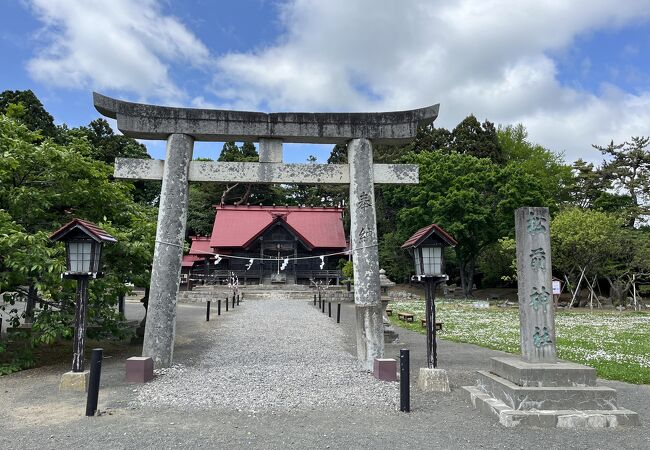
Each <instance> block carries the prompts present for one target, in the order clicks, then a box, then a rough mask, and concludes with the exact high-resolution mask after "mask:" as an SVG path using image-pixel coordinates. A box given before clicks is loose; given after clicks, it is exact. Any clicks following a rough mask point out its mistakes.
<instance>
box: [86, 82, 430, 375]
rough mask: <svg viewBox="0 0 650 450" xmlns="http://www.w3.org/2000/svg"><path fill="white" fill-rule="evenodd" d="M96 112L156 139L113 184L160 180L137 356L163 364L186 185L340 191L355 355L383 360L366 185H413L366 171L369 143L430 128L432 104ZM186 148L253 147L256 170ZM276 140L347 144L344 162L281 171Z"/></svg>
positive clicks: (98, 104)
mask: <svg viewBox="0 0 650 450" xmlns="http://www.w3.org/2000/svg"><path fill="white" fill-rule="evenodd" d="M93 100H94V104H95V108H96V109H97V110H98V111H99V112H100V113H101V114H103V115H105V116H107V117H110V118H113V119H116V120H117V127H118V129H119V130H120V131H121V132H122V133H123V134H124V135H125V136H128V137H133V138H136V139H164V140H166V141H167V156H166V159H165V160H164V161H160V160H145V159H126V158H117V159H116V161H115V177H116V178H125V179H139V180H162V190H161V194H160V209H159V213H158V228H157V232H156V244H155V250H154V261H153V267H152V272H151V285H150V293H149V308H148V313H147V323H146V329H145V336H144V344H143V349H142V353H143V356H150V357H152V358H153V360H154V363H155V365H156V367H164V366H168V365H170V364H171V363H172V358H173V348H174V333H175V324H176V296H177V294H178V287H179V281H180V273H181V259H182V253H183V241H184V238H185V225H186V221H187V206H188V183H189V182H190V181H215V182H245V183H299V184H349V186H350V216H351V230H350V235H351V238H350V241H351V249H352V256H353V258H354V278H355V280H356V282H355V285H354V299H355V305H356V315H357V354H358V358H359V360H360V361H361V363H362V365H363V367H364V368H366V369H367V370H372V368H373V361H374V359H375V358H381V357H382V356H383V353H384V334H383V331H384V326H383V320H382V311H381V303H380V295H379V258H378V249H377V225H376V217H375V198H374V185H375V184H377V183H389V184H408V183H417V182H418V171H417V166H416V165H409V164H373V159H372V143H373V142H375V143H393V144H398V143H404V142H407V141H409V140H410V139H412V138H413V137H415V135H416V133H417V130H418V127H419V126H422V125H430V124H432V123H433V121H434V120H435V119H436V118H437V116H438V105H434V106H430V107H427V108H421V109H414V110H410V111H396V112H385V113H272V114H266V113H261V112H243V111H223V110H206V109H190V108H171V107H163V106H156V105H144V104H138V103H130V102H124V101H120V100H116V99H113V98H110V97H106V96H103V95H100V94H97V93H94V94H93ZM195 141H213V142H228V141H248V142H259V154H260V158H259V163H240V162H212V161H192V151H193V146H194V142H195ZM284 142H293V143H324V144H339V143H343V144H347V148H348V164H284V163H283V162H282V150H283V148H282V146H283V143H284Z"/></svg>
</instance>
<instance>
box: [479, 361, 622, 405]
mask: <svg viewBox="0 0 650 450" xmlns="http://www.w3.org/2000/svg"><path fill="white" fill-rule="evenodd" d="M477 387H479V389H481V390H482V391H483V392H485V393H486V394H489V395H490V396H492V397H494V398H496V399H498V400H501V401H502V402H504V403H506V404H507V405H508V406H510V408H512V409H516V410H521V411H528V410H558V409H573V410H579V411H582V410H616V409H618V406H617V395H616V390H615V389H612V388H609V387H604V386H585V387H523V386H518V385H516V384H514V383H512V382H510V381H508V380H505V379H503V378H501V377H498V376H497V375H494V374H492V373H489V372H487V371H483V370H481V371H479V372H478V381H477Z"/></svg>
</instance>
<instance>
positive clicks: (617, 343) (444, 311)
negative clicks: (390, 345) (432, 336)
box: [391, 301, 650, 384]
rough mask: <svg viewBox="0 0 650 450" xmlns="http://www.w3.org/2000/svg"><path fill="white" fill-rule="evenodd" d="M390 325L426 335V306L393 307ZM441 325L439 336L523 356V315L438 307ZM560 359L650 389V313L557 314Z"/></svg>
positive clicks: (467, 306)
mask: <svg viewBox="0 0 650 450" xmlns="http://www.w3.org/2000/svg"><path fill="white" fill-rule="evenodd" d="M391 305H392V306H393V316H392V317H391V321H392V322H393V323H394V324H396V325H399V326H401V327H404V328H409V329H411V330H414V331H417V332H420V333H424V332H425V330H424V329H423V328H422V326H421V325H420V319H423V318H424V302H423V301H411V302H400V301H397V302H395V301H394V302H391ZM436 305H437V309H436V311H437V320H442V321H443V322H444V323H445V325H444V331H443V332H439V333H438V337H439V338H442V339H446V340H449V341H454V342H467V343H471V344H477V345H480V346H483V347H488V348H493V349H497V350H502V351H505V352H509V353H515V354H518V353H519V311H518V310H517V309H510V308H498V307H490V308H489V309H476V308H473V307H472V306H471V304H467V303H463V304H460V303H442V302H436ZM398 311H403V312H412V313H414V314H415V315H416V319H415V322H414V323H413V324H405V323H404V322H402V321H399V320H398V319H397V312H398ZM556 335H557V351H558V357H559V358H561V359H564V360H568V361H574V362H577V363H580V364H586V365H588V366H591V367H595V368H596V369H597V371H598V376H599V377H601V378H608V379H612V380H621V381H627V382H629V383H636V384H650V314H649V313H634V312H629V313H619V312H601V311H594V312H593V313H592V312H589V310H587V311H580V312H575V311H571V312H568V311H563V310H559V311H558V312H557V315H556Z"/></svg>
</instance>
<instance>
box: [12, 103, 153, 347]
mask: <svg viewBox="0 0 650 450" xmlns="http://www.w3.org/2000/svg"><path fill="white" fill-rule="evenodd" d="M92 151H93V149H92V148H91V145H90V143H89V141H88V139H86V138H72V139H71V140H70V142H69V143H68V144H67V145H65V146H64V145H60V144H57V143H55V142H54V141H53V140H51V139H46V140H42V138H41V135H40V133H39V132H33V131H30V130H29V129H28V128H27V127H26V126H24V125H23V124H20V123H19V122H17V121H16V120H13V119H11V118H9V117H6V116H4V115H0V155H1V156H2V157H1V158H0V252H2V257H0V292H4V291H17V292H19V293H21V295H23V296H24V295H25V293H24V289H23V286H33V287H34V288H35V289H36V290H37V292H38V295H39V296H40V299H42V300H43V301H44V302H45V304H46V305H48V308H46V309H45V310H44V311H42V312H41V314H40V315H39V316H38V318H37V320H36V321H35V322H34V328H33V329H34V331H35V334H34V336H35V338H37V339H40V340H42V341H45V342H52V341H53V340H54V339H55V338H56V337H57V336H60V335H63V336H66V335H67V334H69V326H70V324H71V320H72V319H73V306H72V305H73V299H74V283H72V282H70V281H67V280H64V281H61V280H60V278H59V276H60V273H61V268H62V267H63V264H64V247H63V244H61V243H58V244H56V245H52V244H51V243H50V242H49V241H48V236H49V234H50V233H51V232H52V231H54V230H55V229H56V228H58V227H59V226H61V225H62V224H64V223H66V222H68V221H69V220H71V218H73V217H79V218H83V219H87V220H90V221H93V222H96V223H98V224H100V226H103V227H105V228H107V230H109V231H110V232H112V233H114V234H115V235H116V236H117V237H119V238H120V239H121V240H122V239H123V241H122V242H120V243H118V248H119V251H116V250H115V249H114V248H113V249H111V248H110V247H109V248H108V249H107V252H106V258H105V260H104V262H105V265H104V267H105V269H106V270H105V271H106V277H105V278H104V279H102V280H99V281H97V282H93V283H91V286H90V288H89V293H90V301H91V307H90V310H91V311H92V312H91V313H90V316H91V322H92V321H95V322H97V323H101V324H102V326H105V327H113V329H116V325H115V324H116V323H117V322H116V319H117V318H118V317H117V315H116V313H115V311H114V308H113V306H114V304H115V302H116V296H117V295H119V294H120V293H123V292H124V291H125V286H124V283H125V282H137V283H143V284H145V283H146V282H148V276H149V275H148V271H149V266H150V264H151V259H152V253H153V240H154V234H155V210H154V209H153V208H150V207H146V206H143V205H140V204H138V203H135V202H134V201H133V197H132V193H133V189H134V188H133V185H132V184H131V183H125V182H116V181H112V180H111V179H110V175H111V173H112V167H111V166H109V165H107V164H105V163H103V162H100V161H95V160H93V159H92V158H90V157H89V156H88V155H90V154H91V153H92ZM100 318H101V321H100V320H99V319H100Z"/></svg>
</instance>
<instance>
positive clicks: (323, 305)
mask: <svg viewBox="0 0 650 450" xmlns="http://www.w3.org/2000/svg"><path fill="white" fill-rule="evenodd" d="M321 311H323V314H325V299H323V302H322V303H321Z"/></svg>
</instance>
